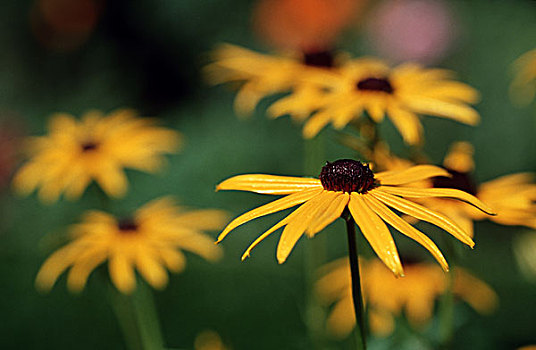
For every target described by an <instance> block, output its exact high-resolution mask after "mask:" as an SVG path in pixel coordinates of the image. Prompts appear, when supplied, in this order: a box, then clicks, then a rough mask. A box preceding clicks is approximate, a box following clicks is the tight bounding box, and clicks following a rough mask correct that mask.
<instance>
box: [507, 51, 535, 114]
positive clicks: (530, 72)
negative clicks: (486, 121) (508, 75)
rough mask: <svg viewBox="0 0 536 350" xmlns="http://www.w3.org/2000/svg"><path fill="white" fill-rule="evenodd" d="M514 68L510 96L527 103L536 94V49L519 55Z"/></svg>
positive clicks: (516, 101)
mask: <svg viewBox="0 0 536 350" xmlns="http://www.w3.org/2000/svg"><path fill="white" fill-rule="evenodd" d="M512 68H513V71H514V74H515V76H514V79H513V80H512V84H511V85H510V97H511V98H512V100H513V101H514V102H515V103H517V104H519V105H527V104H529V103H530V102H531V101H532V100H533V99H534V96H535V95H536V49H534V50H531V51H529V52H527V53H525V54H523V55H522V56H521V57H519V58H518V59H517V60H516V61H515V62H514V63H513V65H512Z"/></svg>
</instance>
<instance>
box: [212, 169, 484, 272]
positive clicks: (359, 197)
mask: <svg viewBox="0 0 536 350" xmlns="http://www.w3.org/2000/svg"><path fill="white" fill-rule="evenodd" d="M434 176H448V174H447V172H446V171H445V170H443V169H441V168H439V167H435V166H431V165H424V166H416V167H412V168H409V169H407V170H404V171H392V172H389V171H388V172H380V173H377V174H374V173H373V172H372V171H371V170H370V168H369V167H368V165H364V164H362V163H361V162H359V161H355V160H351V159H343V160H338V161H335V162H333V163H329V162H328V163H327V164H326V165H325V166H324V167H323V168H322V171H321V173H320V178H319V179H314V178H300V177H288V176H274V175H263V174H251V175H239V176H235V177H232V178H230V179H228V180H225V181H223V182H222V183H220V184H219V185H218V186H217V189H218V190H240V191H250V192H256V193H261V194H273V195H285V197H283V198H281V199H278V200H276V201H273V202H270V203H268V204H266V205H263V206H261V207H259V208H256V209H253V210H251V211H249V212H247V213H245V214H243V215H241V216H239V217H238V218H236V219H234V220H233V221H232V222H231V223H230V224H229V225H228V226H227V227H226V228H225V229H224V231H223V232H222V233H221V234H220V236H219V237H218V242H220V241H221V240H222V239H224V238H225V236H227V234H229V232H230V231H231V230H233V229H235V228H236V227H238V226H240V225H242V224H244V223H246V222H248V221H250V220H253V219H255V218H258V217H260V216H264V215H267V214H271V213H275V212H278V211H281V210H284V209H287V208H291V207H294V206H296V205H299V204H301V205H300V207H299V208H298V209H296V210H295V211H293V212H292V213H291V214H290V215H288V216H287V217H285V218H284V219H283V220H281V221H280V222H279V223H277V224H276V225H275V226H273V227H272V228H271V229H269V230H268V231H266V232H265V233H263V234H262V235H261V236H260V237H258V238H257V239H256V240H255V241H254V242H253V244H251V246H250V247H249V248H248V249H247V250H246V252H245V253H244V255H243V257H242V258H243V259H244V258H246V257H248V256H249V254H250V252H251V250H252V249H253V248H254V247H255V246H256V245H257V244H258V243H259V242H260V241H262V240H263V239H264V238H266V237H267V236H268V235H270V234H271V233H272V232H274V231H276V230H277V229H279V228H281V227H283V226H285V229H284V230H283V234H282V235H281V238H280V240H279V244H278V247H277V260H278V261H279V263H283V262H284V261H285V260H286V259H287V257H288V255H289V254H290V252H291V251H292V249H293V247H294V245H295V244H296V242H297V241H298V239H299V238H300V237H301V236H302V235H303V234H304V233H305V234H306V235H307V236H309V237H313V236H314V235H315V234H316V233H318V232H319V231H321V230H322V229H323V228H324V227H326V226H327V225H329V224H330V223H332V222H333V221H334V220H335V219H337V218H338V217H340V216H341V214H342V213H343V211H344V210H345V209H346V208H348V210H349V213H350V214H351V216H352V217H353V219H354V220H355V222H356V223H357V225H358V226H359V228H360V229H361V232H362V233H363V235H364V236H365V238H366V239H367V241H368V242H369V243H370V245H371V246H372V249H373V250H374V251H375V252H376V254H377V255H378V256H379V258H380V259H381V260H382V261H383V262H384V263H385V265H386V266H387V267H388V268H389V269H390V270H391V271H392V272H393V273H395V274H396V275H397V276H402V275H403V269H402V264H401V263H400V258H399V256H398V251H397V249H396V246H395V242H394V240H393V237H392V236H391V233H390V232H389V229H388V228H387V226H386V225H385V223H384V222H387V223H388V224H389V225H391V226H393V227H394V228H395V229H397V230H398V231H400V232H401V233H403V234H404V235H406V236H408V237H410V238H412V239H414V240H415V241H417V242H418V243H420V244H421V245H423V246H424V247H425V248H426V249H428V250H429V251H430V253H432V255H433V256H434V257H435V258H436V260H437V261H438V262H439V263H440V264H441V266H442V267H443V269H445V270H447V269H448V265H447V262H446V261H445V258H444V257H443V255H442V254H441V252H440V251H439V249H438V248H437V246H436V245H435V244H434V242H432V240H430V239H429V238H428V237H427V236H426V235H424V234H423V233H422V232H420V231H418V230H417V229H416V228H414V227H413V226H411V225H410V224H408V223H407V222H406V221H404V220H402V219H401V218H400V217H399V216H398V215H397V214H395V213H394V212H393V211H392V209H395V210H397V211H399V212H402V213H405V214H408V215H411V216H414V217H416V218H418V219H420V220H424V221H428V222H430V223H432V224H434V225H437V226H439V227H441V228H443V229H444V230H446V231H447V232H449V233H450V234H452V235H453V236H454V237H456V238H457V239H458V240H460V241H462V242H463V243H465V244H467V245H469V246H470V247H473V246H474V242H473V240H472V239H471V238H470V237H469V236H468V235H467V234H466V233H465V232H463V230H462V229H461V228H459V227H458V226H457V225H456V224H455V223H454V222H452V221H451V220H450V219H448V218H447V217H446V216H444V215H442V214H439V213H437V212H434V211H433V210H430V209H428V208H426V207H424V206H422V205H419V204H417V203H415V202H413V201H411V200H408V199H405V198H404V197H407V198H423V197H424V198H427V197H449V198H454V199H458V200H462V201H466V202H468V203H470V204H472V205H474V206H476V207H477V208H479V209H480V210H483V211H485V212H487V213H491V212H492V210H491V209H490V208H489V207H488V206H487V205H486V204H484V203H482V202H481V201H479V200H478V199H477V198H475V197H473V196H472V195H470V194H467V193H465V192H463V191H460V190H456V189H446V188H445V189H442V188H425V189H423V188H412V187H408V186H404V184H407V183H411V182H415V181H419V180H423V179H427V178H430V177H434Z"/></svg>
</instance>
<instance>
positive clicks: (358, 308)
mask: <svg viewBox="0 0 536 350" xmlns="http://www.w3.org/2000/svg"><path fill="white" fill-rule="evenodd" d="M346 231H347V233H348V250H349V255H348V258H349V259H350V271H351V273H352V298H353V299H354V311H355V320H356V342H357V344H356V345H357V349H358V350H366V349H367V341H366V333H365V322H364V315H363V314H364V308H363V294H362V292H361V277H360V274H359V260H358V255H357V242H356V234H355V222H354V219H353V218H352V217H351V216H350V215H348V218H346Z"/></svg>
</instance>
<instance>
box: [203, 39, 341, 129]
mask: <svg viewBox="0 0 536 350" xmlns="http://www.w3.org/2000/svg"><path fill="white" fill-rule="evenodd" d="M212 56H213V60H214V62H213V63H211V64H209V65H208V66H206V67H205V75H206V76H207V79H208V80H209V81H210V82H212V83H214V84H221V83H229V82H234V83H241V86H240V88H239V91H238V93H237V95H236V99H235V110H236V112H237V113H238V114H239V115H250V114H251V113H252V112H253V111H254V109H255V106H257V104H258V103H259V101H260V100H261V99H263V98H264V97H267V96H269V95H272V94H275V93H281V92H288V91H291V90H292V91H293V94H292V95H291V96H290V97H289V98H288V101H287V102H286V103H285V105H282V106H279V104H278V103H277V102H276V103H275V104H274V105H273V106H272V107H271V108H270V109H269V110H268V112H269V114H270V115H271V116H272V117H278V116H280V115H283V114H287V113H289V114H291V115H292V117H293V118H295V119H296V120H303V119H305V118H307V117H308V116H309V114H310V113H311V110H315V109H316V108H318V107H319V106H320V102H321V99H322V96H323V93H322V90H321V88H320V87H319V86H317V85H314V84H311V83H308V82H307V79H305V78H307V77H308V76H312V75H316V74H318V73H319V72H320V71H327V70H330V69H331V68H332V67H333V66H334V64H335V62H334V58H333V56H332V54H331V53H330V52H327V51H321V52H310V53H305V54H301V55H294V56H292V55H288V56H276V55H267V54H260V53H257V52H254V51H251V50H248V49H245V48H242V47H239V46H235V45H230V44H224V45H220V47H218V48H217V49H216V50H214V52H213V54H212Z"/></svg>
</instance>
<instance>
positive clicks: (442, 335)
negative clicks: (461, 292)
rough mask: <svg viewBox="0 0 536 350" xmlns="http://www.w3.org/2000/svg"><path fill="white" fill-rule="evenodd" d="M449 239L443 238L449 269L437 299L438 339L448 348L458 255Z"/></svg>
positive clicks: (450, 338) (451, 331) (452, 327)
mask: <svg viewBox="0 0 536 350" xmlns="http://www.w3.org/2000/svg"><path fill="white" fill-rule="evenodd" d="M454 248H455V246H454V245H453V244H452V241H451V240H450V239H445V252H446V253H447V254H448V256H449V257H450V271H449V272H448V273H447V275H446V276H445V278H446V285H445V291H444V292H443V295H442V296H441V299H440V301H439V310H438V312H439V341H440V343H441V345H442V348H443V349H448V348H449V347H450V343H451V341H452V336H453V333H454V278H455V275H456V271H455V266H456V260H457V258H458V255H457V254H456V250H455V249H454Z"/></svg>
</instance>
